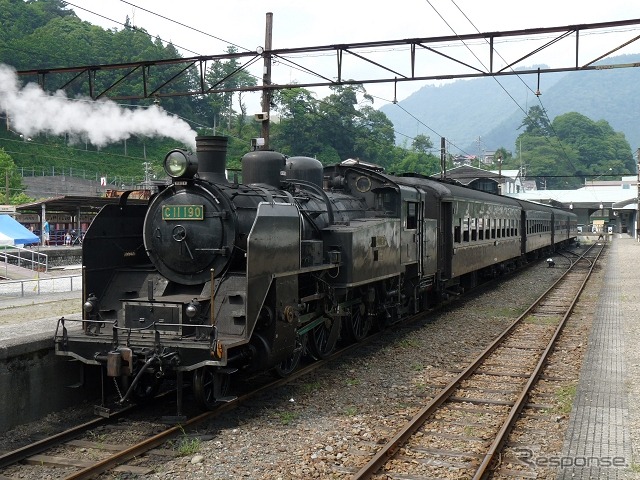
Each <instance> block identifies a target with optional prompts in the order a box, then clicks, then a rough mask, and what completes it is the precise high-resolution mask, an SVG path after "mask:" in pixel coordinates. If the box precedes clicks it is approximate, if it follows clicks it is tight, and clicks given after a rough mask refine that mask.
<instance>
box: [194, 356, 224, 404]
mask: <svg viewBox="0 0 640 480" xmlns="http://www.w3.org/2000/svg"><path fill="white" fill-rule="evenodd" d="M230 385H231V377H230V375H227V374H225V373H220V372H218V369H217V368H214V367H209V366H206V367H201V368H198V369H197V370H195V371H194V372H193V395H194V397H195V399H196V402H198V404H199V405H200V406H201V407H202V408H204V409H206V410H213V408H214V407H215V406H216V405H217V403H218V400H219V399H220V398H222V397H224V396H225V395H226V394H227V393H228V391H229V386H230Z"/></svg>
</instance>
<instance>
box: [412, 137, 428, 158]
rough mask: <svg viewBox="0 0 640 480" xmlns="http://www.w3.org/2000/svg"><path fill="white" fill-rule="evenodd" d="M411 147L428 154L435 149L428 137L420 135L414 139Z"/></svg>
mask: <svg viewBox="0 0 640 480" xmlns="http://www.w3.org/2000/svg"><path fill="white" fill-rule="evenodd" d="M411 147H412V148H413V150H414V151H416V152H422V153H425V154H426V153H429V151H430V150H431V149H432V148H433V142H432V141H431V138H429V137H428V136H427V135H424V134H422V133H419V134H418V135H416V136H415V137H414V139H413V142H411Z"/></svg>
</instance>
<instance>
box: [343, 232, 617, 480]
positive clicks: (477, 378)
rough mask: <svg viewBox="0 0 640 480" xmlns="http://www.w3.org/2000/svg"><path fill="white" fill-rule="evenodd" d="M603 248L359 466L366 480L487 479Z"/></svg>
mask: <svg viewBox="0 0 640 480" xmlns="http://www.w3.org/2000/svg"><path fill="white" fill-rule="evenodd" d="M603 249H604V245H597V244H594V245H593V246H592V247H591V248H590V249H589V250H587V251H585V252H584V253H583V254H582V255H581V256H580V257H578V258H576V259H575V260H574V261H573V262H572V264H571V266H570V268H569V269H568V270H567V271H566V272H565V273H564V275H563V276H562V277H561V278H560V279H558V281H557V282H556V283H555V284H554V285H552V286H551V287H550V288H549V289H548V290H547V291H546V292H545V293H544V294H543V295H542V296H540V297H539V298H538V299H537V300H536V301H535V302H534V303H533V304H532V305H531V307H529V309H527V311H525V312H524V313H523V314H522V315H521V316H520V317H519V318H517V319H516V320H515V321H514V322H513V323H512V324H511V325H510V326H509V327H508V328H507V329H506V330H505V331H504V332H503V333H502V334H501V335H500V336H499V337H498V338H497V339H496V340H495V341H494V342H493V343H492V344H491V345H490V346H489V347H487V348H486V349H485V350H484V351H483V352H482V353H481V354H480V355H479V356H478V357H477V358H476V359H475V360H474V361H473V362H472V363H471V364H470V365H469V366H468V367H467V368H465V369H464V370H463V371H462V372H460V373H459V374H458V375H457V376H456V377H455V378H453V379H452V380H451V381H450V383H449V384H448V385H447V386H446V387H445V388H443V389H442V390H441V391H440V392H439V393H438V394H437V395H436V396H435V397H433V398H432V399H431V400H430V402H429V403H428V404H427V405H425V406H424V407H423V408H422V409H421V410H420V411H419V412H418V413H417V414H416V415H414V417H413V418H412V419H411V420H410V421H409V422H408V423H407V424H406V425H405V426H404V427H403V428H402V429H401V430H399V431H398V432H397V433H396V434H395V435H394V436H393V438H391V439H390V440H389V441H388V442H387V443H386V444H385V445H383V446H382V448H380V449H379V450H378V451H377V453H376V454H375V455H374V456H373V457H372V458H371V459H370V461H369V462H368V463H367V464H366V465H364V466H363V467H361V468H360V470H358V471H357V472H356V473H355V474H354V475H353V476H352V480H360V479H369V478H385V479H387V478H394V479H395V478H399V479H400V478H401V479H407V480H408V479H424V478H451V476H452V474H453V475H455V476H456V478H473V479H481V478H487V477H488V476H490V474H491V472H492V468H495V466H496V462H497V460H498V456H499V455H500V454H501V452H502V449H503V447H504V446H505V443H506V441H507V437H508V435H509V433H510V431H511V430H512V427H513V425H514V424H515V422H516V420H517V419H518V417H519V415H520V414H521V412H522V411H523V409H524V408H525V406H526V405H527V403H528V399H529V397H530V392H531V390H532V388H533V387H534V386H535V385H536V383H537V381H538V379H539V378H540V376H541V373H542V370H543V368H544V366H545V363H546V360H547V358H548V356H549V355H550V353H551V352H552V351H553V348H554V344H555V342H556V340H557V339H558V337H559V335H560V333H561V331H562V329H563V326H564V324H565V322H566V320H567V318H568V317H569V316H570V314H571V312H572V310H573V308H574V305H575V303H576V302H577V300H578V298H579V296H580V293H581V292H582V290H583V288H584V286H585V284H586V282H587V280H588V278H589V276H590V275H591V272H592V270H593V267H594V266H595V264H596V262H597V259H598V257H599V256H600V254H601V253H602V250H603Z"/></svg>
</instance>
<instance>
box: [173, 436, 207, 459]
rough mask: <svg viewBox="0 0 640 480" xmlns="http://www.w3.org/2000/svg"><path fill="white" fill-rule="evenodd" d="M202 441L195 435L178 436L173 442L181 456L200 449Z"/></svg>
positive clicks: (194, 452) (186, 455)
mask: <svg viewBox="0 0 640 480" xmlns="http://www.w3.org/2000/svg"><path fill="white" fill-rule="evenodd" d="M201 445H202V442H201V441H200V439H199V438H195V437H180V438H179V439H178V441H177V442H176V444H175V449H176V451H177V452H178V454H179V455H180V456H181V457H188V456H190V455H194V454H196V453H198V452H199V451H200V447H201Z"/></svg>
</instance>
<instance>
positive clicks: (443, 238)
mask: <svg viewBox="0 0 640 480" xmlns="http://www.w3.org/2000/svg"><path fill="white" fill-rule="evenodd" d="M440 215H441V219H440V220H441V223H440V225H441V229H440V231H438V235H439V237H440V238H439V241H438V248H439V250H438V251H439V252H440V255H439V259H440V264H439V265H438V270H440V272H442V275H441V278H442V279H443V280H448V279H450V278H451V261H452V259H453V204H452V203H451V202H442V203H441V204H440Z"/></svg>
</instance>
